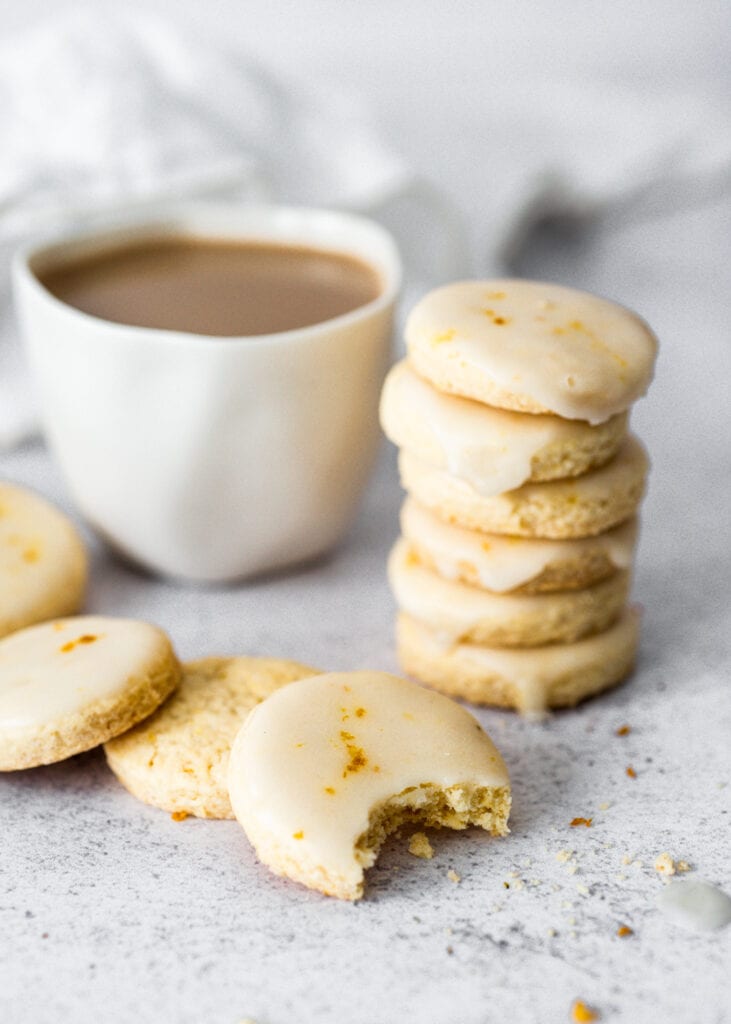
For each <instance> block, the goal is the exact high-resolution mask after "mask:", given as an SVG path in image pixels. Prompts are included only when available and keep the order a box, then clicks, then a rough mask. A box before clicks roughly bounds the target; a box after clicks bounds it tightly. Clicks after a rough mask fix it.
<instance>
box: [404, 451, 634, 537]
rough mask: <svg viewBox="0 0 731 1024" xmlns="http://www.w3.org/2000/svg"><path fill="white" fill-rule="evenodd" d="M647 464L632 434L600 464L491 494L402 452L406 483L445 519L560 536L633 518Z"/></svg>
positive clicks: (589, 532)
mask: <svg viewBox="0 0 731 1024" xmlns="http://www.w3.org/2000/svg"><path fill="white" fill-rule="evenodd" d="M648 467H649V461H648V458H647V454H646V453H645V449H644V448H643V446H642V445H641V443H640V442H639V441H638V440H637V438H636V437H634V436H630V437H629V438H628V439H627V440H626V441H625V442H624V444H623V445H622V447H621V448H620V450H619V452H618V453H617V455H616V456H615V457H614V458H613V459H612V460H611V462H608V463H607V464H606V465H605V466H602V467H601V468H600V469H593V470H592V471H591V472H590V473H585V474H584V475H583V476H577V477H574V478H573V479H570V480H551V481H549V482H547V483H539V484H523V486H522V487H518V488H516V490H514V491H508V492H507V493H506V494H497V495H494V496H493V497H489V498H487V497H485V496H484V495H481V494H478V493H477V492H476V491H475V490H474V489H473V488H472V487H470V485H469V484H467V483H465V481H464V480H459V479H458V478H457V477H455V476H451V474H449V473H445V472H443V471H441V470H438V469H434V468H433V467H431V466H429V465H427V464H426V463H425V462H421V461H420V460H419V459H417V458H416V457H415V456H413V455H411V454H410V453H409V452H406V451H402V452H401V454H400V456H399V470H400V472H401V482H402V484H403V486H404V488H405V489H406V490H407V491H408V492H409V494H411V495H413V497H414V498H416V499H417V501H419V503H420V504H422V505H425V506H426V507H427V508H430V509H433V510H434V512H436V513H437V515H439V516H440V518H442V519H444V520H445V521H446V522H448V523H453V524H455V525H458V526H463V527H466V528H467V529H470V530H480V531H482V532H483V533H498V534H509V535H511V536H515V537H544V538H547V539H557V540H560V539H566V538H571V537H591V536H595V535H596V534H598V533H603V532H604V531H605V530H610V529H611V528H612V527H613V526H617V525H618V524H619V523H623V522H624V521H625V520H627V519H630V518H632V516H634V515H635V513H636V511H637V507H638V505H639V503H640V501H641V500H642V495H643V493H644V489H645V478H646V476H647V471H648Z"/></svg>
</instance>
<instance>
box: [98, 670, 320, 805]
mask: <svg viewBox="0 0 731 1024" xmlns="http://www.w3.org/2000/svg"><path fill="white" fill-rule="evenodd" d="M316 673H317V670H316V669H313V668H307V666H306V665H299V664H297V662H295V661H280V660H278V659H276V658H203V659H201V660H200V661H193V662H190V663H189V664H187V665H184V666H183V677H182V679H181V681H180V686H179V687H178V689H177V691H176V692H175V693H174V694H173V696H172V697H171V698H170V700H168V701H166V702H165V704H164V705H163V706H162V707H161V708H160V709H159V710H158V711H157V712H156V713H155V714H154V715H152V716H151V717H150V718H147V719H146V720H145V721H144V722H141V723H140V724H139V725H138V726H136V727H135V728H134V729H131V730H130V731H129V732H126V733H124V735H122V736H118V737H117V738H116V739H113V740H110V741H109V742H108V743H107V744H105V747H104V749H105V751H106V755H107V761H108V762H109V767H110V768H111V769H112V771H113V772H114V774H115V775H116V776H117V778H118V779H119V781H120V782H121V783H122V785H123V786H125V787H126V788H127V789H128V790H129V791H130V793H132V794H133V795H134V796H136V797H137V798H138V799H139V800H143V801H144V802H145V803H147V804H152V805H153V807H161V808H162V809H163V810H166V811H178V812H184V813H186V814H194V815H196V816H197V817H199V818H233V811H232V810H231V802H230V800H229V797H228V785H227V781H226V773H227V771H228V758H229V753H230V751H231V744H232V742H233V740H234V737H235V736H236V733H237V732H238V731H239V729H240V728H241V724H242V722H243V721H244V719H245V718H246V716H247V715H248V714H249V712H250V711H251V709H252V708H253V707H255V706H256V705H257V704H259V703H260V702H261V701H262V700H264V699H265V698H266V697H268V696H269V695H270V694H271V693H273V692H274V691H275V690H276V689H278V688H279V687H280V686H284V685H286V684H287V683H292V682H294V681H295V680H296V679H303V678H304V677H305V676H311V675H315V674H316Z"/></svg>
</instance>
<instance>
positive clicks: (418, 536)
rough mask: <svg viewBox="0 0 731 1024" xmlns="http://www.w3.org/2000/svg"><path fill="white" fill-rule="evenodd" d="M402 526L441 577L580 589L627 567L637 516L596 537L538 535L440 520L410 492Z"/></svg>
mask: <svg viewBox="0 0 731 1024" xmlns="http://www.w3.org/2000/svg"><path fill="white" fill-rule="evenodd" d="M401 532H402V533H403V535H404V537H405V538H406V540H408V541H409V543H410V545H411V547H412V548H413V550H414V552H415V553H416V555H417V556H418V558H419V561H420V562H421V564H422V565H424V566H426V567H427V568H428V569H433V570H434V572H437V573H439V575H440V576H442V577H443V578H444V579H446V580H460V581H461V582H462V583H469V584H471V586H473V587H482V588H483V589H484V590H489V591H491V592H492V593H496V594H507V593H510V594H541V593H551V592H553V591H557V590H580V589H582V588H583V587H590V586H592V585H593V584H594V583H599V582H600V581H601V580H603V579H606V578H607V576H611V575H612V573H614V572H616V571H617V569H629V567H630V565H631V564H632V557H633V553H634V549H635V544H636V543H637V533H638V524H637V520H636V519H630V520H629V522H626V523H622V525H621V526H616V527H615V528H614V529H613V530H609V531H608V532H607V533H600V534H599V535H598V536H596V537H580V538H577V539H575V540H541V539H536V538H529V537H506V536H501V535H500V534H497V533H493V534H486V533H477V532H476V531H475V530H465V529H463V528H462V527H461V526H452V525H451V524H450V523H446V522H444V520H443V519H440V518H439V516H437V515H435V513H433V512H430V511H429V509H427V508H424V506H423V505H420V504H419V503H418V502H417V501H414V499H413V498H407V499H406V501H405V502H404V504H403V507H402V509H401Z"/></svg>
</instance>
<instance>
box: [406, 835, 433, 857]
mask: <svg viewBox="0 0 731 1024" xmlns="http://www.w3.org/2000/svg"><path fill="white" fill-rule="evenodd" d="M409 853H410V854H411V855H412V856H414V857H421V858H422V860H431V858H432V857H433V856H434V848H433V846H432V844H431V843H430V842H429V839H428V837H427V836H426V834H425V833H424V832H414V834H413V836H412V837H411V839H410V840H409Z"/></svg>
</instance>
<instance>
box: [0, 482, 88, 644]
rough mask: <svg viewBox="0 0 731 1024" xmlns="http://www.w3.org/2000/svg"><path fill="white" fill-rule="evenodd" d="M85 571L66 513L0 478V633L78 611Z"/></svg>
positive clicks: (79, 545) (82, 553)
mask: <svg viewBox="0 0 731 1024" xmlns="http://www.w3.org/2000/svg"><path fill="white" fill-rule="evenodd" d="M86 576H87V559H86V551H85V550H84V545H83V543H82V541H81V538H80V537H79V535H78V533H77V532H76V530H75V529H74V527H73V525H72V524H71V522H70V521H69V520H68V519H67V518H66V516H64V515H62V513H61V512H59V511H58V510H57V509H56V508H54V506H53V505H50V504H49V503H48V502H47V501H45V500H44V499H43V498H40V497H39V496H38V495H37V494H33V493H32V492H31V491H27V490H25V488H23V487H16V486H15V485H13V484H8V483H0V637H3V636H7V634H8V633H13V632H14V631H15V630H16V629H22V628H23V627H24V626H30V625H33V624H34V623H36V622H44V621H45V620H46V619H52V618H56V617H57V616H60V615H71V614H72V613H73V612H76V611H78V609H79V608H80V607H81V604H82V602H83V599H84V589H85V587H86Z"/></svg>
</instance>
